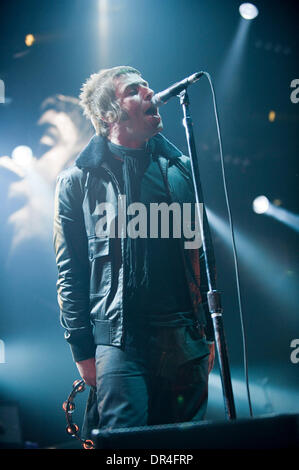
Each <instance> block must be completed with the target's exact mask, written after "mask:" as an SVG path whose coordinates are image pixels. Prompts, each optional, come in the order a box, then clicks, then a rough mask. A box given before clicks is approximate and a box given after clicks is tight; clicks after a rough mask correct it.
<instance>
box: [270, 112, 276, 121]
mask: <svg viewBox="0 0 299 470" xmlns="http://www.w3.org/2000/svg"><path fill="white" fill-rule="evenodd" d="M275 118H276V112H275V111H272V110H271V111H270V112H269V114H268V119H269V121H270V122H274V121H275Z"/></svg>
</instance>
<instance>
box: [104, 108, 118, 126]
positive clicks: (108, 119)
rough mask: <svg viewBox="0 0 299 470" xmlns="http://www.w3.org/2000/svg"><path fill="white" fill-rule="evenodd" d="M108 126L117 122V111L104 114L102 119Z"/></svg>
mask: <svg viewBox="0 0 299 470" xmlns="http://www.w3.org/2000/svg"><path fill="white" fill-rule="evenodd" d="M100 119H101V120H102V121H104V122H105V123H106V124H113V123H114V122H116V121H117V113H116V112H115V111H112V110H111V111H107V112H106V113H105V114H104V113H102V115H101V118H100Z"/></svg>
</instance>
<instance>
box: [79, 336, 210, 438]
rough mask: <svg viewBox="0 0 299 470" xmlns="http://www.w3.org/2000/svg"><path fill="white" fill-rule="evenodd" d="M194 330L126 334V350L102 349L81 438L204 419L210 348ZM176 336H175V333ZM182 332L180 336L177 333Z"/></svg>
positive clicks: (108, 347) (98, 352) (97, 356)
mask: <svg viewBox="0 0 299 470" xmlns="http://www.w3.org/2000/svg"><path fill="white" fill-rule="evenodd" d="M189 330H190V328H188V327H184V328H181V329H169V328H158V329H157V328H156V329H151V330H149V331H148V332H147V333H145V332H142V333H141V331H137V332H135V333H134V334H132V333H131V334H127V339H126V343H125V346H124V348H122V349H121V348H118V347H115V346H105V345H98V346H97V349H96V371H97V387H96V389H91V392H90V395H89V399H88V403H87V407H86V413H85V419H84V426H83V430H82V431H83V432H82V437H83V438H87V437H89V435H90V431H91V429H93V428H96V427H98V428H107V427H114V428H116V427H133V426H144V425H154V424H168V423H176V422H184V421H191V420H193V421H199V420H202V419H204V417H205V413H206V408H207V401H208V348H207V345H206V344H205V343H204V340H203V339H201V338H200V337H198V338H196V341H195V342H194V329H193V331H192V335H193V338H191V339H190V334H189V333H190V332H189ZM175 333H176V334H175ZM177 333H179V334H177Z"/></svg>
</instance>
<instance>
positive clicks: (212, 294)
mask: <svg viewBox="0 0 299 470" xmlns="http://www.w3.org/2000/svg"><path fill="white" fill-rule="evenodd" d="M178 96H179V98H180V104H181V105H182V108H183V114H184V119H183V124H184V127H185V131H186V138H187V144H188V151H189V156H190V161H191V170H192V179H193V186H194V191H195V198H196V203H197V204H196V207H197V214H198V220H199V227H200V231H201V237H202V247H203V254H204V260H205V270H206V275H207V280H208V287H209V291H208V292H207V299H208V306H209V312H210V314H211V317H212V320H213V327H214V332H215V340H216V347H217V355H218V361H219V366H220V373H221V382H222V393H223V400H224V408H225V414H226V418H227V419H230V420H231V419H236V410H235V403H234V396H233V389H232V383H231V376H230V368H229V361H228V353H227V346H226V339H225V334H224V326H223V319H222V312H223V310H222V307H221V298H220V292H219V291H217V288H216V281H215V276H212V275H211V260H210V256H209V251H208V249H207V239H208V237H210V233H208V232H207V228H205V225H206V224H203V219H202V218H201V215H200V209H199V208H200V205H199V204H200V203H203V194H202V189H201V183H200V176H199V167H198V161H197V154H196V148H195V140H194V134H193V122H192V118H191V116H190V111H189V103H190V102H189V96H188V94H187V90H186V89H184V90H183V91H182V92H181V93H180V94H179V95H178ZM203 215H204V216H205V211H203ZM206 222H207V224H208V221H207V219H206Z"/></svg>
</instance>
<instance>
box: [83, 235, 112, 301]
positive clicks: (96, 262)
mask: <svg viewBox="0 0 299 470" xmlns="http://www.w3.org/2000/svg"><path fill="white" fill-rule="evenodd" d="M109 241H110V240H109V238H108V237H105V238H104V237H103V238H98V237H92V238H89V239H88V257H89V262H90V296H91V297H103V296H104V295H106V294H107V292H108V291H109V290H110V287H111V270H112V266H111V256H110V247H109Z"/></svg>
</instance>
